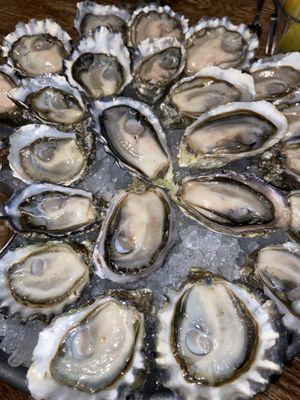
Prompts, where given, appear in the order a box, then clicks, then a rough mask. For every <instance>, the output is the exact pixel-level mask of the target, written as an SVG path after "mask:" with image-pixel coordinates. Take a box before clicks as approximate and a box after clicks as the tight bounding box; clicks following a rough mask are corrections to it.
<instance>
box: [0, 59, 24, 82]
mask: <svg viewBox="0 0 300 400" xmlns="http://www.w3.org/2000/svg"><path fill="white" fill-rule="evenodd" d="M0 72H3V73H4V74H5V75H7V76H9V77H10V79H11V80H12V81H13V82H14V83H15V84H16V85H19V84H20V79H19V78H18V77H17V74H16V71H15V70H14V68H12V67H11V66H10V65H9V64H1V65H0Z"/></svg>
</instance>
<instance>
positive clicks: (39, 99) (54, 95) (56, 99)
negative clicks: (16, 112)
mask: <svg viewBox="0 0 300 400" xmlns="http://www.w3.org/2000/svg"><path fill="white" fill-rule="evenodd" d="M9 97H10V98H11V99H12V100H13V101H14V102H15V103H17V104H18V105H20V106H21V107H23V108H25V109H27V110H28V111H29V113H30V114H32V115H33V116H34V117H36V118H37V119H39V120H40V121H41V122H45V123H48V124H49V123H50V124H59V125H70V124H75V123H77V122H79V121H81V120H82V119H83V118H84V117H85V104H84V102H83V99H82V96H81V94H80V92H79V90H77V89H75V88H73V87H72V86H70V85H69V83H68V81H67V80H66V78H65V77H64V76H60V75H53V74H45V75H41V76H39V77H36V78H30V79H23V80H22V82H21V85H20V87H18V88H16V89H12V90H10V92H9Z"/></svg>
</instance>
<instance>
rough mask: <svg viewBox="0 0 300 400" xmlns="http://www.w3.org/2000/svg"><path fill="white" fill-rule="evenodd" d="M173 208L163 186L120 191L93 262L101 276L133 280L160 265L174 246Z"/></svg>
mask: <svg viewBox="0 0 300 400" xmlns="http://www.w3.org/2000/svg"><path fill="white" fill-rule="evenodd" d="M173 244H174V241H173V221H172V211H171V206H170V202H169V200H168V197H167V196H166V195H165V194H164V192H163V191H162V190H160V189H154V188H152V187H149V188H148V189H147V188H142V187H139V188H137V189H134V190H129V191H124V190H122V191H120V192H119V193H118V194H117V195H116V196H115V198H114V199H113V201H112V203H111V206H110V208H109V210H108V213H107V216H106V218H105V220H104V222H103V223H102V226H101V230H100V234H99V237H98V239H97V242H96V246H95V250H94V255H93V263H94V266H95V272H96V274H97V275H98V276H100V278H107V279H110V280H112V281H116V282H122V283H125V282H132V281H135V280H138V279H140V278H142V277H145V276H147V275H149V274H150V273H151V272H153V271H154V270H155V269H156V268H158V267H160V265H161V264H162V263H163V261H164V258H165V257H166V255H167V254H168V251H169V250H170V248H171V247H172V246H173Z"/></svg>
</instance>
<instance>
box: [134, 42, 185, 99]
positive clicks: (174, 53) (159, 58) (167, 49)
mask: <svg viewBox="0 0 300 400" xmlns="http://www.w3.org/2000/svg"><path fill="white" fill-rule="evenodd" d="M184 65H185V48H184V46H183V45H182V44H181V43H180V42H179V41H178V40H177V39H175V38H169V37H164V38H159V39H145V40H143V41H142V42H141V43H140V44H139V46H138V49H137V56H136V58H135V63H134V67H133V77H134V80H133V87H134V88H135V91H136V92H137V94H138V96H140V97H141V98H142V99H145V100H146V101H148V102H150V103H151V104H152V103H154V102H156V101H157V100H158V99H159V98H160V97H161V96H162V95H163V94H164V92H165V90H166V88H167V87H168V85H169V84H170V83H171V82H172V81H173V80H174V79H176V78H177V77H178V76H179V75H180V74H181V72H182V71H183V68H184Z"/></svg>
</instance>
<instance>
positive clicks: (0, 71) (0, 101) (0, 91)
mask: <svg viewBox="0 0 300 400" xmlns="http://www.w3.org/2000/svg"><path fill="white" fill-rule="evenodd" d="M17 84H19V79H18V78H17V77H16V74H15V72H14V70H13V69H12V68H11V67H10V66H9V65H8V64H2V65H0V118H1V119H2V118H3V116H5V117H6V116H7V115H9V114H11V113H12V112H13V111H14V110H15V108H16V105H15V103H14V102H13V101H11V99H10V98H9V96H8V92H9V91H10V90H11V89H13V88H14V87H15V86H16V85H17Z"/></svg>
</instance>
